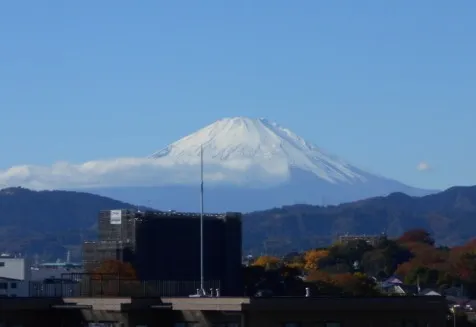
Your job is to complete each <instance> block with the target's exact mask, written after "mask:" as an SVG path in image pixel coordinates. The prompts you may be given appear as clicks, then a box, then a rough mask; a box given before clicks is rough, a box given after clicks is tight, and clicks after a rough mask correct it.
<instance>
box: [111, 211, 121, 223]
mask: <svg viewBox="0 0 476 327" xmlns="http://www.w3.org/2000/svg"><path fill="white" fill-rule="evenodd" d="M121 223H122V210H111V225H120V224H121Z"/></svg>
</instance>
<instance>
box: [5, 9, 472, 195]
mask: <svg viewBox="0 0 476 327" xmlns="http://www.w3.org/2000/svg"><path fill="white" fill-rule="evenodd" d="M475 12H476V2H474V1H471V0H466V1H465V0H461V1H442V0H441V1H440V0H433V1H429V0H419V1H365V0H361V1H354V0H347V1H316V0H309V1H305V0H302V1H284V0H283V1H281V0H273V1H271V0H269V1H267V0H260V1H256V0H244V1H218V0H215V1H213V0H201V1H152V0H150V1H148V0H142V1H140V2H139V1H109V0H101V1H59V0H58V1H33V0H31V1H3V2H1V4H0V40H1V43H0V60H1V65H0V110H1V111H0V151H1V153H2V155H1V156H0V170H1V169H7V168H9V167H11V166H16V165H22V164H36V165H50V164H53V163H54V162H56V161H68V162H74V163H81V162H84V161H88V160H95V159H107V158H115V157H122V156H145V155H148V154H150V153H152V152H154V151H155V150H157V149H160V148H162V147H164V146H166V145H167V144H168V143H170V142H172V141H175V140H177V139H179V138H180V137H182V136H184V135H186V134H189V133H191V132H193V131H195V130H196V129H199V128H201V127H203V126H205V125H207V124H209V123H211V122H213V121H215V120H217V119H219V118H222V117H230V116H251V117H266V118H269V119H271V120H275V121H277V122H278V123H280V124H282V125H284V126H286V127H288V128H290V129H291V130H293V131H294V132H296V133H297V134H299V135H301V136H303V137H304V138H305V139H307V140H309V141H311V142H313V143H315V144H317V145H319V146H321V147H323V148H325V149H327V150H328V151H330V152H332V153H334V154H337V155H339V156H341V157H343V158H345V159H347V160H348V161H350V162H351V163H355V164H358V165H360V166H362V167H364V168H368V169H370V170H371V171H374V172H378V173H380V174H382V175H385V176H387V177H392V178H395V179H398V180H400V181H403V182H406V183H409V184H411V185H417V186H420V187H431V188H444V187H448V186H451V185H455V184H457V185H461V184H464V185H467V184H476V173H475V170H474V167H476V153H475V151H473V148H474V146H473V144H474V140H475V136H476V129H475V128H474V125H475V122H476V106H475V104H476V92H475V86H476V64H475V60H474V58H476V43H475V42H474V35H475V32H476V20H475V19H474V17H475ZM420 162H426V163H427V164H428V165H429V166H430V168H431V169H430V170H428V171H425V172H422V171H418V170H417V169H416V167H417V165H418V164H419V163H420Z"/></svg>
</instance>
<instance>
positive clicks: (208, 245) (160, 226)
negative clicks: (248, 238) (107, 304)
mask: <svg viewBox="0 0 476 327" xmlns="http://www.w3.org/2000/svg"><path fill="white" fill-rule="evenodd" d="M113 216H114V217H113ZM98 228H99V232H98V235H99V240H98V241H97V242H85V243H84V244H83V260H84V267H85V269H86V270H89V271H91V270H93V269H94V268H96V267H98V266H99V265H100V263H101V262H102V261H104V260H108V259H113V260H122V261H125V262H130V263H132V264H133V266H134V268H135V269H136V272H137V275H138V277H139V279H141V280H143V281H177V282H184V281H199V280H200V215H199V214H196V213H181V212H175V211H172V212H134V211H131V210H123V211H121V213H120V216H119V215H118V211H114V214H112V213H111V211H102V212H100V214H99V219H98ZM203 229H204V243H203V249H204V279H205V280H206V281H218V282H219V284H220V291H221V293H222V294H223V295H242V294H243V286H242V285H243V283H242V268H241V258H242V256H241V245H242V244H241V242H242V225H241V214H240V213H224V214H205V215H204V227H203Z"/></svg>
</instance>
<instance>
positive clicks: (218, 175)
mask: <svg viewBox="0 0 476 327" xmlns="http://www.w3.org/2000/svg"><path fill="white" fill-rule="evenodd" d="M288 173H289V172H288V166H287V165H286V164H285V163H284V162H280V161H276V160H273V161H266V162H261V163H260V164H259V165H258V164H253V163H252V162H251V161H250V160H232V161H227V162H226V163H224V162H219V161H205V162H204V179H205V182H208V183H213V182H215V183H220V182H231V183H234V184H243V183H256V184H258V185H259V184H261V183H263V182H264V183H280V182H282V181H284V180H286V179H287V178H288ZM199 179H200V161H199V158H197V159H196V161H193V162H189V163H175V162H173V161H170V160H167V159H165V158H161V159H148V158H146V159H144V158H118V159H112V160H98V161H89V162H85V163H82V164H72V163H68V162H57V163H55V164H53V165H51V166H35V165H22V166H15V167H11V168H9V169H6V170H0V188H3V187H6V186H23V187H28V188H32V189H58V188H61V189H73V188H86V187H87V188H92V187H110V186H159V185H167V184H192V183H198V182H199Z"/></svg>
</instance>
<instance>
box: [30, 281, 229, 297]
mask: <svg viewBox="0 0 476 327" xmlns="http://www.w3.org/2000/svg"><path fill="white" fill-rule="evenodd" d="M204 286H205V290H206V291H207V292H208V291H209V289H213V290H214V292H215V290H216V289H220V281H206V282H205V283H204ZM199 288H200V282H199V281H160V280H159V281H138V280H128V279H103V280H93V279H83V280H81V281H78V282H73V281H67V282H56V283H45V282H29V296H30V297H167V296H189V295H191V294H196V292H197V289H199Z"/></svg>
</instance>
